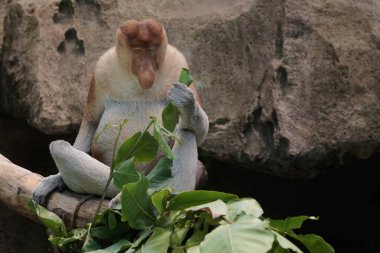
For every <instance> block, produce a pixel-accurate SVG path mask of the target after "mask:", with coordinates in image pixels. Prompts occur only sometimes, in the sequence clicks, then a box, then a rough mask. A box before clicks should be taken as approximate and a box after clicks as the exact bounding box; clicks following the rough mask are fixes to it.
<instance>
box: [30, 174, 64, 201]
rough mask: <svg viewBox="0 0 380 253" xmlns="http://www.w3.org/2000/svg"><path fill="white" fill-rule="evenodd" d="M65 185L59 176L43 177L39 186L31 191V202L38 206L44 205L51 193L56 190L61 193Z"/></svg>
mask: <svg viewBox="0 0 380 253" xmlns="http://www.w3.org/2000/svg"><path fill="white" fill-rule="evenodd" d="M65 187H66V185H65V183H64V182H63V180H62V177H61V176H60V175H59V174H56V175H51V176H48V177H45V178H44V179H42V180H41V182H40V184H39V185H38V186H37V188H36V189H34V191H33V200H34V201H36V203H37V204H39V205H43V206H45V205H46V200H47V197H48V196H49V194H50V193H51V192H53V191H54V190H56V189H58V191H60V192H61V191H63V190H64V189H65Z"/></svg>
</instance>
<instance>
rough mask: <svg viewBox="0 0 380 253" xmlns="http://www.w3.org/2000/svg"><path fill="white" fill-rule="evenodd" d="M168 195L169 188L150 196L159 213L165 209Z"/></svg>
mask: <svg viewBox="0 0 380 253" xmlns="http://www.w3.org/2000/svg"><path fill="white" fill-rule="evenodd" d="M169 197H170V190H168V189H164V190H161V191H159V192H156V193H154V194H153V195H152V197H151V199H152V203H153V205H154V207H156V208H157V210H158V212H159V213H162V212H164V211H165V209H166V205H167V203H168V199H169Z"/></svg>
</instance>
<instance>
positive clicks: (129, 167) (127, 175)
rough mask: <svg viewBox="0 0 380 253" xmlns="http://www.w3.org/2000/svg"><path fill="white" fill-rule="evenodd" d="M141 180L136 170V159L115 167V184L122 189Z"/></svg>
mask: <svg viewBox="0 0 380 253" xmlns="http://www.w3.org/2000/svg"><path fill="white" fill-rule="evenodd" d="M139 179H140V174H139V173H138V172H137V170H136V165H135V163H134V157H132V158H131V159H128V160H125V161H122V162H120V163H118V164H117V165H116V167H115V172H114V176H113V184H114V185H115V186H116V187H117V188H119V189H122V188H123V185H125V184H127V183H133V182H136V181H138V180H139Z"/></svg>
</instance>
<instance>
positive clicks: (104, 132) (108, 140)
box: [92, 99, 167, 164]
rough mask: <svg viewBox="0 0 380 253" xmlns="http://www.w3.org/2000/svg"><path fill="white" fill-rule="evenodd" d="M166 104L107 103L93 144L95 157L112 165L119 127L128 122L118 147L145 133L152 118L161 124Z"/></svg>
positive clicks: (158, 102) (164, 101) (163, 101)
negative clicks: (133, 136) (132, 137)
mask: <svg viewBox="0 0 380 253" xmlns="http://www.w3.org/2000/svg"><path fill="white" fill-rule="evenodd" d="M166 104H167V101H166V99H165V100H162V101H155V102H152V101H144V102H115V101H108V102H106V103H105V110H104V113H103V115H102V117H101V119H100V122H99V125H98V128H97V130H96V136H98V137H97V138H96V139H94V141H93V143H92V153H95V154H94V155H95V156H98V158H99V160H103V162H105V163H107V164H110V163H111V162H112V154H113V147H114V143H115V140H116V138H117V135H118V131H119V128H118V125H119V124H120V123H121V122H123V121H125V120H127V121H126V122H127V123H126V124H125V125H124V126H123V128H122V131H121V133H120V137H119V139H118V144H117V147H119V146H120V145H121V144H122V143H123V142H124V141H125V140H126V139H127V138H128V137H130V136H131V135H133V134H134V133H136V132H138V131H143V130H144V129H145V128H146V127H147V126H148V124H149V122H150V116H155V117H157V120H158V121H159V123H160V124H161V113H162V110H163V109H164V107H165V105H166Z"/></svg>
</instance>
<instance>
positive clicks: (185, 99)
mask: <svg viewBox="0 0 380 253" xmlns="http://www.w3.org/2000/svg"><path fill="white" fill-rule="evenodd" d="M168 100H169V101H171V102H172V103H173V104H174V105H175V106H177V107H178V109H179V110H180V111H186V110H193V109H194V107H195V97H194V94H193V92H192V90H191V89H189V88H188V87H187V86H186V85H184V84H182V83H175V84H173V86H172V87H171V88H170V90H169V92H168Z"/></svg>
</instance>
